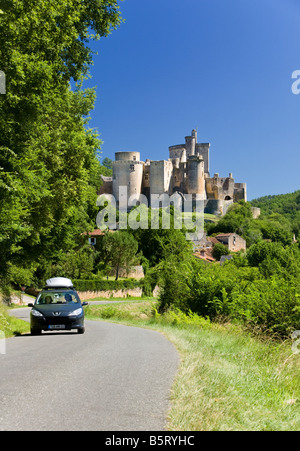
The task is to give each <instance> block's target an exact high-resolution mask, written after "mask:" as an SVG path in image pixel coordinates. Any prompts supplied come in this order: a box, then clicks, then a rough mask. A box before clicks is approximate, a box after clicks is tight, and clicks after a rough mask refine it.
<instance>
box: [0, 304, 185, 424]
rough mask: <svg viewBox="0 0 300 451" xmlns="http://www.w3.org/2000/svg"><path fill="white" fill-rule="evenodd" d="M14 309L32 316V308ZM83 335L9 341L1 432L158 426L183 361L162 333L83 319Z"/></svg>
mask: <svg viewBox="0 0 300 451" xmlns="http://www.w3.org/2000/svg"><path fill="white" fill-rule="evenodd" d="M14 312H15V315H16V316H18V317H21V318H22V319H27V320H28V318H29V312H30V308H24V309H16V310H14ZM85 325H86V333H85V334H84V335H79V334H77V333H76V332H75V331H74V332H73V331H72V332H54V333H51V332H50V333H43V334H42V335H41V336H36V337H34V336H31V335H29V334H28V335H22V336H20V337H15V338H10V339H7V340H6V354H5V355H1V354H0V430H2V431H7V430H37V431H41V430H42V431H43V430H47V431H49V430H50V431H53V430H55V431H60V430H63V431H69V430H71V431H74V430H76V431H79V430H84V431H87V430H98V431H99V430H100V431H161V430H163V429H164V428H165V426H166V415H167V411H168V407H169V396H170V389H171V385H172V382H173V379H174V376H175V374H176V370H177V367H178V363H179V358H178V354H177V351H176V350H175V348H174V346H173V345H172V344H171V343H170V342H169V341H168V340H167V339H166V338H165V337H164V336H163V335H161V334H159V333H157V332H154V331H151V330H145V329H140V328H135V327H127V326H123V325H118V324H109V323H104V322H98V321H86V324H85Z"/></svg>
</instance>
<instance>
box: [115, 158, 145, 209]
mask: <svg viewBox="0 0 300 451" xmlns="http://www.w3.org/2000/svg"><path fill="white" fill-rule="evenodd" d="M115 158H116V159H115V161H114V162H113V195H114V197H115V199H116V201H117V202H120V201H122V200H121V199H120V192H124V188H125V187H126V188H127V198H128V199H129V197H131V196H134V197H135V198H136V199H137V200H138V199H139V197H140V195H141V192H142V183H143V172H144V162H142V161H140V152H117V153H116V154H115ZM120 190H121V191H120ZM122 207H123V208H125V206H122Z"/></svg>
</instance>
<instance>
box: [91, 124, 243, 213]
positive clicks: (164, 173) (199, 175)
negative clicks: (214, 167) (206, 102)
mask: <svg viewBox="0 0 300 451" xmlns="http://www.w3.org/2000/svg"><path fill="white" fill-rule="evenodd" d="M209 149H210V144H209V143H207V144H203V143H198V142H197V131H196V130H193V131H192V135H191V136H187V137H186V138H185V144H178V145H176V146H171V147H169V159H168V160H159V161H156V160H148V159H147V160H146V161H145V162H143V161H140V153H139V152H117V153H116V154H115V161H114V162H113V176H112V177H102V180H103V186H102V187H101V191H100V194H112V195H113V196H114V197H115V199H116V201H117V202H119V200H120V199H119V193H120V187H127V191H128V197H130V196H134V197H136V198H137V199H138V197H139V196H141V195H144V196H146V198H147V200H148V204H149V205H150V206H151V195H154V194H155V195H161V194H168V195H169V196H171V195H172V194H174V193H175V192H178V193H179V194H180V195H181V196H183V197H184V195H186V194H197V195H200V196H202V199H204V205H205V210H204V211H205V213H211V214H215V215H223V214H225V213H226V211H227V208H228V206H229V205H231V204H232V203H233V202H238V201H239V200H245V201H246V200H247V188H246V183H235V181H234V179H233V177H232V174H229V177H219V174H214V176H213V177H211V176H210V173H209Z"/></svg>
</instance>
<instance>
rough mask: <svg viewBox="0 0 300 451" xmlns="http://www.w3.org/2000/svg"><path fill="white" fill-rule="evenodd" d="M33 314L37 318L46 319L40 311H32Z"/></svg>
mask: <svg viewBox="0 0 300 451" xmlns="http://www.w3.org/2000/svg"><path fill="white" fill-rule="evenodd" d="M31 314H32V315H33V316H37V317H39V318H44V315H43V314H42V313H41V312H39V311H38V310H35V309H32V310H31Z"/></svg>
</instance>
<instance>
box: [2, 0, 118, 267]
mask: <svg viewBox="0 0 300 451" xmlns="http://www.w3.org/2000/svg"><path fill="white" fill-rule="evenodd" d="M0 8H1V11H0V70H2V71H3V72H4V73H5V75H6V95H0V255H1V258H0V276H1V275H2V276H4V275H5V274H7V271H8V269H9V264H11V263H12V262H14V263H16V264H21V262H22V264H23V265H24V264H26V261H27V259H28V260H32V259H36V258H43V257H44V258H55V255H58V254H59V252H61V250H64V249H65V248H68V247H70V246H71V247H72V246H73V245H74V236H75V235H76V233H75V232H77V234H78V233H79V231H80V230H83V229H84V228H86V227H87V226H88V223H89V219H90V218H89V215H88V213H87V211H88V209H89V208H90V206H91V205H92V204H93V203H94V204H96V201H95V199H96V190H95V189H94V186H93V183H90V180H92V179H93V174H94V173H95V171H97V162H98V160H97V151H98V149H99V147H100V141H99V140H98V137H97V135H96V133H95V132H94V131H93V130H89V129H88V128H87V119H86V117H87V116H88V114H89V112H90V111H91V109H92V108H93V104H94V100H95V92H94V90H83V89H82V82H83V79H84V78H85V77H86V76H87V74H88V69H89V66H90V64H91V62H92V51H91V50H90V48H89V47H88V42H89V40H90V39H99V38H100V37H102V36H107V35H108V34H109V33H110V32H111V30H112V29H114V28H116V27H117V26H118V25H119V24H120V22H121V17H120V12H119V6H118V3H117V0H87V1H84V2H82V1H81V0H51V1H50V2H49V1H46V0H16V1H12V0H2V1H1V3H0ZM72 80H73V81H75V82H76V84H77V86H76V88H75V89H74V90H72V89H71V85H70V81H72Z"/></svg>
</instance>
